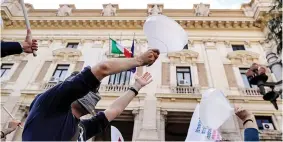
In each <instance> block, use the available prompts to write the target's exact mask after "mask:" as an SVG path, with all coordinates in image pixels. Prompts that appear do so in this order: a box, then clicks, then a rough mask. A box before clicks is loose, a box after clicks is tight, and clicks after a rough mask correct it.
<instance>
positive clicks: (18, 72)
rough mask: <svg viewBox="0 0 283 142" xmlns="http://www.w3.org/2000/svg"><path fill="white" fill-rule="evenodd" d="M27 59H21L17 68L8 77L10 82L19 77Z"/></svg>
mask: <svg viewBox="0 0 283 142" xmlns="http://www.w3.org/2000/svg"><path fill="white" fill-rule="evenodd" d="M27 62H28V61H21V62H20V64H19V66H18V68H17V69H16V71H15V72H14V73H13V75H12V76H11V78H10V81H11V82H15V81H17V79H18V78H19V76H20V74H21V72H22V71H23V69H24V68H25V66H26V64H27Z"/></svg>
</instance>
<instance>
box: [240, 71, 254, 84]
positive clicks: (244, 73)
mask: <svg viewBox="0 0 283 142" xmlns="http://www.w3.org/2000/svg"><path fill="white" fill-rule="evenodd" d="M248 69H249V68H239V71H240V75H241V79H242V81H243V83H244V87H245V88H247V86H246V85H245V81H244V79H243V77H242V75H245V76H246V72H247V71H248ZM244 70H245V72H243V71H244ZM246 78H247V81H248V83H249V85H250V87H249V88H254V87H253V86H252V85H251V84H250V82H249V80H248V77H247V76H246Z"/></svg>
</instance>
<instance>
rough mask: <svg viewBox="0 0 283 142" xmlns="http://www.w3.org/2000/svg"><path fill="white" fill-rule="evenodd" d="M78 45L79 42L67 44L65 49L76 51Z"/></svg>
mask: <svg viewBox="0 0 283 142" xmlns="http://www.w3.org/2000/svg"><path fill="white" fill-rule="evenodd" d="M79 44H80V43H79V42H68V43H67V45H66V48H72V49H77V48H78V46H79ZM69 46H71V47H69Z"/></svg>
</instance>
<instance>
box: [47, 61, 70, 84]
mask: <svg viewBox="0 0 283 142" xmlns="http://www.w3.org/2000/svg"><path fill="white" fill-rule="evenodd" d="M69 66H70V65H62V64H61V65H57V67H56V69H55V71H54V73H53V76H52V78H51V80H50V81H54V82H61V81H64V80H65V77H66V74H67V72H68V69H69Z"/></svg>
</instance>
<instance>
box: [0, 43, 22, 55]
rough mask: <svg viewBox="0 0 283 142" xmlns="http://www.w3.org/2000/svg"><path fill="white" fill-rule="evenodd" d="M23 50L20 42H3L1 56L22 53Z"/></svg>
mask: <svg viewBox="0 0 283 142" xmlns="http://www.w3.org/2000/svg"><path fill="white" fill-rule="evenodd" d="M22 52H23V49H22V46H21V44H20V43H19V42H1V58H2V57H5V56H8V55H13V54H21V53H22Z"/></svg>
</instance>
